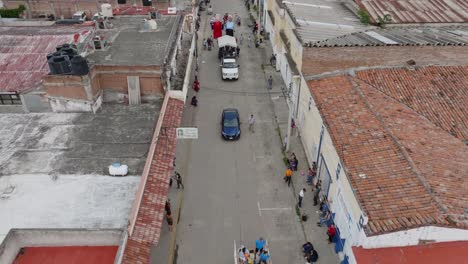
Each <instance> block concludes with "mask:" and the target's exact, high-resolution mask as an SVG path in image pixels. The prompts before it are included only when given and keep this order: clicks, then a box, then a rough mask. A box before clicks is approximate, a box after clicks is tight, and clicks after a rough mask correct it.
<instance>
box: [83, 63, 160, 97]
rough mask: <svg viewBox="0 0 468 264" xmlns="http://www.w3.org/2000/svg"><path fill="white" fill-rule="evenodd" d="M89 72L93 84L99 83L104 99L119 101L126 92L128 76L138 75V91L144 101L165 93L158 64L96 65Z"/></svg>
mask: <svg viewBox="0 0 468 264" xmlns="http://www.w3.org/2000/svg"><path fill="white" fill-rule="evenodd" d="M91 72H92V73H91V74H92V76H93V77H92V78H93V86H94V85H97V84H98V85H99V89H101V90H103V91H104V97H105V100H106V101H115V100H117V101H119V100H121V99H122V98H123V97H125V95H127V94H128V83H127V77H128V76H138V77H140V93H141V96H142V98H144V99H143V100H144V101H145V100H146V99H148V100H151V99H153V98H162V97H163V96H164V94H165V91H164V85H163V82H162V80H161V69H160V67H159V66H117V65H116V66H111V65H98V66H94V67H93V69H92V71H91ZM95 80H97V81H95Z"/></svg>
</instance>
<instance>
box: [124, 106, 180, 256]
mask: <svg viewBox="0 0 468 264" xmlns="http://www.w3.org/2000/svg"><path fill="white" fill-rule="evenodd" d="M183 108H184V102H182V101H180V100H177V99H169V102H168V104H167V108H166V110H165V114H164V119H163V123H162V127H161V133H160V135H159V140H158V141H157V146H156V150H155V153H154V156H153V162H152V163H151V168H150V171H149V174H148V178H147V182H146V185H145V189H144V191H143V198H142V201H141V204H140V209H139V211H138V215H137V219H136V223H135V228H134V230H133V234H132V236H131V237H129V238H128V241H127V245H126V247H125V252H124V256H123V260H122V263H131V264H134V263H149V262H150V251H151V248H152V247H155V246H156V245H157V244H158V242H159V237H160V234H161V227H162V226H163V225H165V223H164V221H165V220H164V217H165V215H164V214H165V211H164V205H165V202H166V199H167V194H168V188H169V178H170V176H171V175H170V174H171V172H172V169H173V167H172V161H173V157H174V156H175V150H176V128H177V127H179V125H180V122H181V120H182V113H183Z"/></svg>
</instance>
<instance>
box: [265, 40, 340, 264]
mask: <svg viewBox="0 0 468 264" xmlns="http://www.w3.org/2000/svg"><path fill="white" fill-rule="evenodd" d="M264 49H265V52H264V54H270V56H271V54H273V50H272V48H271V43H270V41H269V40H266V41H265V42H264ZM269 60H270V57H269V56H266V57H265V58H264V63H263V65H264V67H263V69H264V74H265V87H266V83H267V79H268V78H269V77H270V75H271V76H272V77H273V87H272V89H271V90H269V92H270V97H271V100H272V102H273V105H274V114H275V117H276V122H277V125H278V128H279V132H280V133H279V134H280V135H279V136H280V137H281V142H283V140H284V137H285V136H286V135H287V129H288V116H289V110H288V105H287V102H286V100H287V99H286V97H285V95H284V93H283V90H284V89H285V87H286V84H285V83H284V82H283V79H282V77H281V73H280V72H279V71H276V69H275V68H274V67H273V66H271V65H270V61H269ZM265 89H266V88H265ZM278 148H282V146H281V145H280V146H278ZM293 152H294V154H295V155H296V157H297V159H298V160H299V166H298V170H297V171H296V172H294V174H293V176H292V182H293V184H292V187H293V188H291V190H292V193H291V195H293V196H294V197H295V200H296V201H297V196H298V193H299V191H300V190H301V189H302V188H306V190H307V191H306V193H305V195H304V200H303V202H302V212H303V213H305V214H306V215H307V216H308V217H309V218H308V220H307V221H305V222H304V221H301V222H302V227H303V229H304V236H305V241H310V242H311V243H312V244H313V246H314V248H315V250H317V252H318V254H319V260H318V262H317V263H339V262H340V260H339V257H338V255H337V254H336V253H335V244H329V243H328V236H327V234H326V232H327V229H326V227H325V226H326V225H323V226H322V227H318V226H317V222H318V221H319V219H320V211H319V206H314V205H313V191H312V186H310V185H308V184H307V183H306V177H307V176H306V175H307V171H308V168H309V164H308V161H307V157H306V154H305V152H304V148H303V146H302V142H301V138H300V136H299V135H298V133H297V131H295V129H293V130H292V131H291V138H290V147H289V151H288V152H287V153H285V155H287V156H288V157H289V155H290V154H291V153H293ZM285 169H286V167H285ZM285 188H287V187H285ZM291 206H295V205H291ZM298 218H299V216H298Z"/></svg>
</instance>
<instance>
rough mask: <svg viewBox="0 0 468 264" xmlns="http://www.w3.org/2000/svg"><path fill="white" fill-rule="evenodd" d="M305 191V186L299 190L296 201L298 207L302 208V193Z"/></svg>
mask: <svg viewBox="0 0 468 264" xmlns="http://www.w3.org/2000/svg"><path fill="white" fill-rule="evenodd" d="M305 192H306V188H303V189H302V190H301V191H300V192H299V196H298V199H299V201H298V202H297V206H299V208H302V199H304V193H305Z"/></svg>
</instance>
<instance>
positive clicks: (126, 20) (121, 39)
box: [88, 16, 178, 66]
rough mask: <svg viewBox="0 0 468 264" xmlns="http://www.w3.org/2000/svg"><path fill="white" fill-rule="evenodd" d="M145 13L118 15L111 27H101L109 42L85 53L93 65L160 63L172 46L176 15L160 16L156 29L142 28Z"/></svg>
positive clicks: (144, 64) (145, 64)
mask: <svg viewBox="0 0 468 264" xmlns="http://www.w3.org/2000/svg"><path fill="white" fill-rule="evenodd" d="M146 18H148V16H117V17H115V18H114V19H113V20H111V22H112V24H113V28H112V29H110V30H105V31H104V30H102V31H100V33H101V34H103V35H104V36H106V38H107V41H110V42H111V46H110V47H109V48H108V49H107V50H102V51H99V50H98V51H95V52H94V53H92V54H90V55H89V56H88V60H89V62H90V63H91V64H95V65H129V66H134V65H139V66H147V65H162V64H163V63H164V58H165V57H166V55H167V54H168V53H169V51H170V49H171V48H172V44H171V43H172V41H173V40H174V37H176V36H175V33H176V27H177V23H176V22H177V21H178V16H162V17H161V18H160V19H157V20H156V23H157V29H156V30H144V21H143V20H144V19H146Z"/></svg>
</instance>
